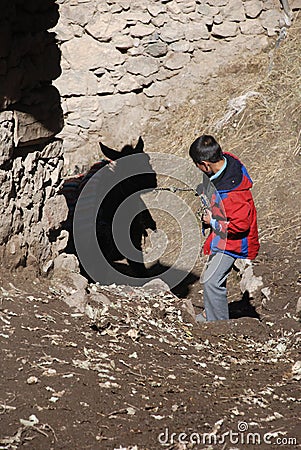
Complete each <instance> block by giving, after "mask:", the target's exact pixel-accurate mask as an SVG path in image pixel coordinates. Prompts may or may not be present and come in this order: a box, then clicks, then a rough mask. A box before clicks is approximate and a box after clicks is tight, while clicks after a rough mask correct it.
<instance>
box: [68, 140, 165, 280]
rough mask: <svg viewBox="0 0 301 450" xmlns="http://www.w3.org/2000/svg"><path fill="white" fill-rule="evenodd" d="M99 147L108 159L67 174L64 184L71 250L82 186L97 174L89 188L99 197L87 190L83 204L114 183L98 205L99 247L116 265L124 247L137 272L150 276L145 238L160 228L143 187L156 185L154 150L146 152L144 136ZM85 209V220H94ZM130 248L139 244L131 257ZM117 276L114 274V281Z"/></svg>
mask: <svg viewBox="0 0 301 450" xmlns="http://www.w3.org/2000/svg"><path fill="white" fill-rule="evenodd" d="M100 147H101V150H102V153H103V154H104V155H105V157H106V158H108V159H103V160H101V161H99V162H97V163H96V164H94V165H93V166H92V167H91V168H90V170H89V171H88V172H87V173H85V174H82V175H78V176H76V177H73V178H69V179H67V180H66V181H65V182H64V185H63V188H62V190H61V193H62V194H63V195H64V196H65V198H66V201H67V205H68V208H69V215H68V219H67V221H66V223H65V229H67V230H68V231H69V244H68V251H69V252H75V246H74V239H73V219H74V211H75V208H76V205H77V202H78V198H79V196H80V194H81V193H83V194H84V193H85V191H83V189H84V188H85V186H86V184H87V183H88V182H89V181H90V180H91V178H93V183H94V184H93V185H92V191H91V187H90V188H89V189H90V191H91V192H93V195H94V197H95V198H94V200H93V198H92V197H93V196H92V195H87V196H86V197H87V198H86V197H85V196H83V200H81V202H82V203H81V204H84V205H85V203H83V202H86V203H87V205H88V204H89V203H91V202H93V201H94V202H96V203H97V202H98V201H99V198H102V197H101V195H102V194H101V192H102V189H101V188H102V187H103V186H102V185H103V184H104V183H105V184H107V185H108V183H109V184H110V189H108V192H107V193H106V195H105V196H104V198H103V199H102V201H100V202H99V205H96V206H97V207H98V206H99V209H98V213H97V218H96V224H95V229H96V236H97V241H98V245H99V248H100V250H101V253H102V255H104V257H105V259H106V261H108V262H109V263H110V264H111V265H114V264H113V263H114V262H116V261H120V260H122V259H124V258H125V255H124V252H123V249H125V253H126V259H127V262H128V265H129V267H130V268H131V271H132V273H133V276H136V277H145V276H146V274H147V271H146V268H145V265H144V262H143V254H142V242H143V238H145V237H146V236H147V229H151V230H156V223H155V221H154V220H153V218H152V216H151V214H150V212H149V210H148V209H147V208H146V206H145V204H144V202H143V200H142V199H141V196H140V193H141V192H146V191H149V190H152V189H154V188H156V187H157V178H156V174H155V172H154V171H153V169H152V167H151V165H150V161H149V156H148V155H147V154H146V153H144V142H143V140H142V138H141V137H140V138H139V140H138V143H137V145H136V146H135V147H133V146H131V145H126V146H124V147H123V148H122V150H121V151H120V152H118V151H116V150H113V149H111V148H109V147H107V146H105V145H104V144H102V143H100ZM90 186H91V184H90ZM94 186H95V187H94ZM81 198H82V196H81ZM124 202H125V203H124ZM123 203H124V205H125V208H123V210H122V214H119V215H118V211H120V209H119V208H120V207H122V204H123ZM80 214H81V220H82V221H83V223H85V220H87V221H88V220H89V218H88V217H87V219H86V218H85V217H84V215H85V207H82V208H81V213H80ZM114 218H115V222H116V223H115V224H114ZM116 240H117V245H116ZM118 240H120V242H121V244H122V245H121V247H122V248H120V245H119V243H118ZM131 246H132V247H131ZM131 248H132V249H134V256H133V258H131V253H133V252H132V251H131ZM135 250H137V251H138V252H137V251H135ZM79 259H80V255H79ZM100 278H103V279H97V280H94V281H99V282H102V281H104V279H105V273H103V277H102V276H100ZM113 281H114V280H112V279H111V280H110V282H113Z"/></svg>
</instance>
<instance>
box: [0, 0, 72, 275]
mask: <svg viewBox="0 0 301 450" xmlns="http://www.w3.org/2000/svg"><path fill="white" fill-rule="evenodd" d="M58 18H59V13H58V7H57V5H56V4H55V1H54V0H26V1H22V0H2V2H1V17H0V180H1V193H0V217H1V219H0V220H1V222H0V260H1V266H2V267H7V268H9V269H15V268H17V267H19V266H25V265H27V266H28V267H34V270H35V272H42V273H47V272H48V271H49V270H50V268H51V267H52V265H53V260H54V259H55V257H56V256H58V254H59V253H60V252H62V251H63V249H64V247H65V245H66V239H67V236H66V234H67V233H66V232H62V233H61V232H60V230H59V229H60V225H61V222H62V221H63V220H65V218H66V214H67V207H66V204H65V201H64V198H63V197H62V196H57V192H58V189H59V187H60V183H61V173H62V168H63V151H62V142H61V140H59V139H56V138H55V135H56V134H57V133H58V132H59V131H60V130H61V129H62V127H63V115H62V108H61V105H60V96H59V92H58V91H57V89H56V88H55V87H54V86H52V80H54V79H55V78H57V77H58V76H59V75H60V74H61V68H60V50H59V48H58V45H57V43H56V40H55V34H54V33H53V32H52V33H50V32H48V31H47V30H48V29H50V28H52V27H54V26H55V24H56V23H57V21H58Z"/></svg>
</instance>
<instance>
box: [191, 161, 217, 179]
mask: <svg viewBox="0 0 301 450" xmlns="http://www.w3.org/2000/svg"><path fill="white" fill-rule="evenodd" d="M195 165H196V166H197V168H198V169H200V170H201V171H202V172H203V173H205V174H206V175H208V177H210V176H211V175H213V170H212V167H211V164H210V162H208V161H202V162H200V163H196V164H195Z"/></svg>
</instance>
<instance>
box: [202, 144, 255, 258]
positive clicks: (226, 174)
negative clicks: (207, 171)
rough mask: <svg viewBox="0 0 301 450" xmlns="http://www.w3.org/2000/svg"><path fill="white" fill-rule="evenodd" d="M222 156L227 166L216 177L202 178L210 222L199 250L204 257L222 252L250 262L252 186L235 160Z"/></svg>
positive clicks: (253, 248) (252, 231)
mask: <svg viewBox="0 0 301 450" xmlns="http://www.w3.org/2000/svg"><path fill="white" fill-rule="evenodd" d="M224 157H225V158H226V160H227V166H226V168H225V170H224V171H223V172H222V173H221V174H220V175H219V176H218V178H216V179H214V180H212V181H211V182H210V181H209V179H208V177H207V176H204V184H203V192H204V193H205V194H206V195H207V196H208V197H209V200H210V204H211V211H212V218H213V220H211V231H210V234H209V236H208V238H207V239H206V241H205V244H204V247H203V251H204V254H205V255H210V254H214V253H217V252H223V253H226V254H228V255H231V256H234V257H236V258H248V259H254V258H255V257H256V256H257V254H258V251H259V241H258V229H257V219H256V209H255V205H254V201H253V197H252V194H251V191H250V189H251V187H252V185H253V183H252V180H251V178H250V176H249V174H248V172H247V169H246V168H245V166H244V165H243V164H242V163H241V162H240V161H239V159H238V158H236V157H235V156H234V155H231V154H230V153H224ZM206 180H207V181H206Z"/></svg>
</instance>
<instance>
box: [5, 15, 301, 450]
mask: <svg viewBox="0 0 301 450" xmlns="http://www.w3.org/2000/svg"><path fill="white" fill-rule="evenodd" d="M275 41H276V39H275ZM300 66H301V61H300V20H299V19H298V20H296V22H295V25H294V27H292V28H291V30H290V31H289V35H288V37H287V39H286V40H285V41H284V42H283V43H281V45H280V47H279V48H276V47H275V42H272V43H271V47H270V48H269V49H267V50H266V51H264V52H262V53H261V54H260V55H257V56H254V57H252V58H249V59H242V60H241V61H239V62H237V63H235V64H233V65H231V66H229V67H227V68H225V69H224V71H222V72H221V74H220V76H219V77H218V78H215V79H214V80H211V81H210V80H209V81H208V83H207V84H206V85H205V87H204V88H203V89H202V93H201V95H200V96H199V97H198V95H197V94H195V95H194V96H193V97H192V98H191V99H193V102H192V101H190V102H188V103H187V105H183V106H182V107H181V108H178V109H176V110H173V111H171V112H170V113H169V114H167V116H166V120H165V129H163V130H162V123H161V125H160V124H153V126H152V127H150V129H149V130H148V133H149V134H148V135H147V136H146V141H147V142H148V148H149V149H150V150H151V151H154V150H158V149H159V148H160V151H163V152H166V153H175V154H178V155H179V156H185V155H186V157H187V148H188V142H192V140H193V138H194V137H195V136H196V135H197V134H198V133H199V132H200V130H201V131H202V132H203V131H204V132H205V131H208V130H212V128H213V124H214V123H215V122H216V120H218V119H220V118H221V117H223V115H224V114H225V112H226V111H227V100H228V99H229V98H233V97H237V96H239V95H241V94H243V93H245V92H247V91H248V90H251V89H252V90H256V91H258V92H259V93H260V96H257V97H254V98H253V99H251V100H250V103H248V106H247V107H246V109H245V110H244V111H243V112H242V113H241V114H239V115H237V116H235V115H234V116H233V117H232V118H231V119H230V121H229V123H228V124H227V125H226V126H224V127H223V128H222V129H221V130H219V131H216V134H217V136H218V138H219V139H220V140H221V142H222V144H223V146H225V147H226V148H228V149H230V148H231V150H232V151H233V152H234V153H237V154H238V155H239V156H240V157H242V159H243V161H244V162H245V163H246V165H247V166H248V169H249V170H250V173H251V176H252V178H253V180H254V183H255V185H254V197H255V201H256V205H257V208H258V221H259V228H260V241H261V250H260V254H259V256H258V258H257V259H256V262H255V264H254V272H255V275H256V276H257V277H259V276H261V277H262V283H263V284H262V286H261V288H259V289H258V290H257V291H256V292H255V293H254V294H253V296H252V297H251V298H248V297H247V296H246V295H244V296H242V294H241V292H240V290H239V286H238V285H239V281H240V278H239V275H238V274H237V273H236V272H233V273H232V274H231V277H230V280H229V303H230V314H231V320H229V321H224V322H219V323H207V324H201V325H195V324H193V321H192V320H191V318H190V316H189V314H187V312H185V309H184V308H183V302H185V300H186V301H187V299H188V300H191V302H192V304H193V306H194V308H195V311H196V312H198V311H199V310H200V308H201V307H202V296H201V292H200V291H201V285H200V283H199V280H198V278H199V276H200V273H201V270H202V261H201V260H200V261H199V262H198V263H197V264H196V266H195V268H194V270H193V272H194V274H195V277H194V278H190V279H188V280H187V283H186V284H185V283H184V284H183V285H182V286H180V287H179V288H178V289H176V290H174V292H173V293H171V292H169V291H166V290H164V289H163V290H160V289H159V288H157V289H154V290H145V289H142V288H138V287H136V288H135V287H130V286H125V287H122V286H111V287H109V288H108V287H102V286H94V288H93V287H92V286H90V287H91V289H96V290H98V291H99V292H101V293H103V294H104V295H105V296H106V297H107V299H108V302H107V303H108V304H107V305H103V308H102V309H101V310H100V311H99V312H98V315H97V317H94V319H93V320H92V319H89V318H88V317H87V316H86V315H85V314H82V313H79V312H76V311H75V310H72V309H70V308H69V307H68V306H67V305H66V304H65V303H64V302H63V301H62V299H61V297H60V295H58V293H57V292H56V291H55V290H54V289H53V287H52V282H51V280H45V279H44V280H41V279H37V278H36V279H35V278H31V279H30V278H29V277H28V276H26V274H25V273H18V274H7V273H5V274H4V273H2V274H1V279H0V289H1V292H0V319H1V320H0V339H1V353H2V355H1V375H0V376H1V391H0V449H3V450H4V449H18V448H28V449H31V450H50V449H55V450H58V449H65V450H73V449H91V450H114V449H116V450H117V449H119V450H122V449H123V450H130V449H131V450H134V449H135V450H159V449H161V448H162V449H164V448H165V449H178V450H185V449H189V448H193V449H223V450H224V449H227V450H230V449H232V450H234V449H239V450H245V449H250V450H251V449H252V450H253V449H254V450H255V449H263V450H265V449H267V450H268V449H269V448H276V449H278V448H290V449H297V448H300V447H301V426H300V379H301V362H300V360H301V358H300V353H299V350H300V337H301V332H300V315H299V316H298V313H297V312H296V305H297V301H298V299H299V298H300V296H301V294H300V284H301V279H300V238H301V232H300V181H299V180H300V175H299V168H300V155H301V147H300V118H301V110H300V105H301V103H300V100H301V91H300V78H301V75H300ZM238 80H239V81H238ZM214 99H215V108H214V113H213V112H212V114H211V113H210V108H209V107H208V106H209V105H212V101H214ZM204 100H205V101H204ZM205 110H206V111H205ZM211 111H212V108H211ZM175 119H176V120H175ZM187 130H188V131H187ZM211 134H212V133H211ZM185 152H186V153H185ZM158 219H159V221H160V217H158ZM160 226H161V227H162V228H165V230H166V232H167V233H168V232H169V233H170V232H171V230H169V229H168V223H167V222H166V223H164V221H162V224H160ZM261 289H264V290H263V291H262V290H261ZM175 293H176V294H177V296H175ZM299 314H300V313H299Z"/></svg>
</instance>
